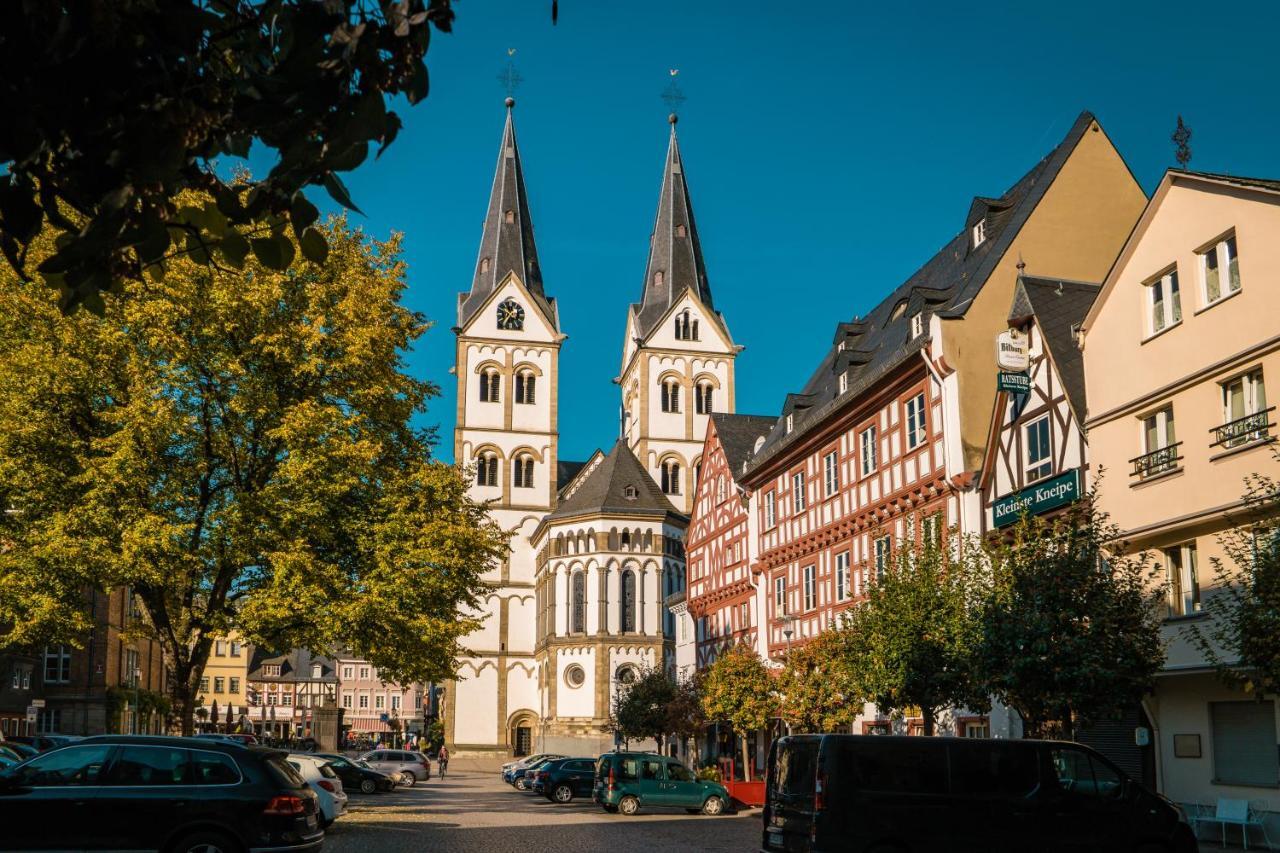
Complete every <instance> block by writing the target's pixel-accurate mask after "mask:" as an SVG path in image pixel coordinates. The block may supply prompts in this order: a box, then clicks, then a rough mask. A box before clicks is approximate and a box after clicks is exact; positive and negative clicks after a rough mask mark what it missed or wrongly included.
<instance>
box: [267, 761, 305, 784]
mask: <svg viewBox="0 0 1280 853" xmlns="http://www.w3.org/2000/svg"><path fill="white" fill-rule="evenodd" d="M266 765H267V772H268V773H270V774H271V778H272V779H274V780H275V781H276V782H277V783H278V784H279V785H281V786H283V787H285V788H303V787H306V784H307V783H306V780H304V779H303V778H302V777H301V776H299V775H298V771H297V770H294V769H293V767H292V766H291V765H290V764H289V762H288V761H285V760H284V758H283V757H281V756H279V755H271V756H268V757H267V760H266Z"/></svg>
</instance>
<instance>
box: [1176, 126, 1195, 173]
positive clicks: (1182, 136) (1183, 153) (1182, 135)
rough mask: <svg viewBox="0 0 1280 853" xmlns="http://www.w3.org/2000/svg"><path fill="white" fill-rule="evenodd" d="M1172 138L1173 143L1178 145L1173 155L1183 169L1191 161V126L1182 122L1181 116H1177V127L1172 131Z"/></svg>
mask: <svg viewBox="0 0 1280 853" xmlns="http://www.w3.org/2000/svg"><path fill="white" fill-rule="evenodd" d="M1172 138H1173V143H1174V144H1175V145H1177V146H1178V150H1177V151H1176V152H1175V153H1174V155H1173V156H1174V158H1175V159H1176V160H1177V161H1178V165H1179V166H1181V167H1182V168H1183V170H1184V171H1185V170H1186V168H1187V164H1188V163H1190V162H1191V128H1189V127H1187V126H1186V125H1185V124H1183V123H1182V116H1178V129H1177V130H1175V131H1174V132H1173V137H1172Z"/></svg>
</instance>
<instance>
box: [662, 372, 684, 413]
mask: <svg viewBox="0 0 1280 853" xmlns="http://www.w3.org/2000/svg"><path fill="white" fill-rule="evenodd" d="M662 411H664V412H679V411H680V383H679V382H678V381H677V380H675V379H664V380H662Z"/></svg>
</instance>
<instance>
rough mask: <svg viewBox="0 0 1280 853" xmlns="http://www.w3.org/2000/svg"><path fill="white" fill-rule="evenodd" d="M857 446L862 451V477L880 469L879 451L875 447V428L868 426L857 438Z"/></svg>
mask: <svg viewBox="0 0 1280 853" xmlns="http://www.w3.org/2000/svg"><path fill="white" fill-rule="evenodd" d="M858 444H859V446H860V447H861V449H862V476H864V477H865V476H867V475H868V474H871V473H873V472H874V471H875V470H876V468H878V467H880V463H879V451H878V448H877V446H876V428H875V426H874V425H873V426H869V427H867V428H866V429H864V430H863V431H862V433H861V434H860V435H859V436H858Z"/></svg>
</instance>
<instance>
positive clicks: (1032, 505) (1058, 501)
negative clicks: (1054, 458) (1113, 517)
mask: <svg viewBox="0 0 1280 853" xmlns="http://www.w3.org/2000/svg"><path fill="white" fill-rule="evenodd" d="M1078 500H1080V469H1079V468H1073V469H1072V470H1070V471H1068V472H1067V473H1065V474H1062V475H1060V476H1057V477H1054V478H1053V479H1052V480H1045V481H1044V482H1043V483H1036V484H1035V485H1034V486H1028V487H1027V488H1025V489H1023V490H1022V491H1020V492H1014V493H1013V494H1011V495H1005V496H1004V497H1002V498H1000V499H998V500H997V501H996V502H995V503H994V504H992V505H991V520H992V523H994V524H995V526H996V527H1004V526H1006V525H1009V524H1013V523H1014V522H1015V521H1017V520H1018V519H1019V518H1020V517H1021V516H1022V515H1023V513H1026V514H1027V515H1039V514H1040V513H1042V512H1048V511H1049V510H1051V509H1057V508H1058V507H1060V506H1066V505H1067V504H1069V503H1075V502H1076V501H1078Z"/></svg>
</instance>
